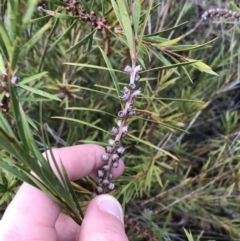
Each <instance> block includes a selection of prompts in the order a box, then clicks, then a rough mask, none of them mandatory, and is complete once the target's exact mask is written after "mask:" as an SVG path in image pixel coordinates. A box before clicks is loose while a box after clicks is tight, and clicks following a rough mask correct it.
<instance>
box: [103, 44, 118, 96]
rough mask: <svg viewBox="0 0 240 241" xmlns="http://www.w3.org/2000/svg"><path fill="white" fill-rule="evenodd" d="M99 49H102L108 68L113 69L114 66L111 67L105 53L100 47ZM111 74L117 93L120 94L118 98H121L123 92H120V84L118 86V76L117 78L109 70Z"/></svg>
mask: <svg viewBox="0 0 240 241" xmlns="http://www.w3.org/2000/svg"><path fill="white" fill-rule="evenodd" d="M99 49H100V51H101V53H102V56H103V58H104V60H105V62H106V64H107V67H108V68H109V69H112V65H111V63H110V61H109V59H108V57H107V55H106V54H105V53H104V51H103V50H102V49H101V48H100V47H99ZM109 73H110V75H111V77H112V80H113V83H114V85H115V88H116V90H117V93H118V96H120V94H121V92H120V87H119V84H118V78H117V76H116V74H115V72H114V71H113V70H109Z"/></svg>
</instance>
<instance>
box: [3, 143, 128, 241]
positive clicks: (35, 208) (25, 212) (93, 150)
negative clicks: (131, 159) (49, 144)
mask: <svg viewBox="0 0 240 241" xmlns="http://www.w3.org/2000/svg"><path fill="white" fill-rule="evenodd" d="M103 153H104V148H103V147H100V146H97V145H79V146H72V147H65V148H60V149H54V150H53V154H54V157H55V159H56V161H57V163H61V162H62V164H63V165H64V167H65V169H66V171H67V173H68V175H69V177H70V179H71V180H77V179H80V178H81V177H83V176H86V175H88V174H91V175H92V176H94V174H95V172H97V170H98V169H99V168H100V167H101V166H102V160H101V156H102V154H103ZM45 155H46V154H45ZM49 161H50V164H51V166H52V167H53V166H54V165H53V164H52V163H53V162H52V160H51V158H49ZM123 169H124V164H123V163H122V162H120V165H119V168H117V169H115V170H114V171H115V172H114V174H115V176H116V177H118V176H119V175H121V173H122V172H123ZM59 214H60V208H59V207H58V205H57V204H56V203H54V202H53V201H52V200H51V199H50V198H49V197H48V196H47V195H46V194H44V193H43V192H41V191H40V190H38V189H36V188H34V187H32V186H30V185H28V184H26V183H24V184H23V185H22V186H21V188H20V189H19V191H18V193H17V194H16V197H15V198H14V200H13V201H12V203H11V204H10V205H9V208H7V210H6V212H5V214H4V217H3V219H2V221H1V224H0V225H1V227H0V230H9V229H11V230H14V229H15V230H16V229H18V231H19V232H20V233H21V235H22V236H23V237H25V236H29V232H30V233H34V234H35V236H34V237H33V238H35V239H37V238H39V239H41V238H42V240H44V237H42V236H44V235H48V240H55V238H56V233H55V228H54V226H55V223H56V220H57V218H58V216H59ZM43 228H44V229H45V232H43V231H42V229H43ZM33 231H34V232H33ZM1 232H2V231H0V237H1ZM4 232H5V231H4ZM5 233H6V232H5ZM24 235H25V236H24ZM16 238H17V239H16ZM0 240H1V238H0ZM8 240H21V239H20V237H19V236H17V237H15V239H8ZM23 240H24V238H23ZM26 240H31V239H28V237H27V239H25V241H26Z"/></svg>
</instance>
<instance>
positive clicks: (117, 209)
mask: <svg viewBox="0 0 240 241" xmlns="http://www.w3.org/2000/svg"><path fill="white" fill-rule="evenodd" d="M98 207H99V208H100V209H101V210H102V211H104V212H107V213H110V214H112V215H113V216H115V217H117V218H118V219H119V220H120V221H121V222H122V223H124V222H123V211H122V207H121V205H120V204H119V202H118V201H117V200H116V199H115V198H114V197H112V196H111V195H108V194H102V195H100V196H99V200H98Z"/></svg>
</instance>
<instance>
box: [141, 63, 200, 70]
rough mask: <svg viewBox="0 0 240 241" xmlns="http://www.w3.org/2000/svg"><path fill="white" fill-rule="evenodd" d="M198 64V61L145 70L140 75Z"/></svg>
mask: <svg viewBox="0 0 240 241" xmlns="http://www.w3.org/2000/svg"><path fill="white" fill-rule="evenodd" d="M196 62H199V61H198V60H193V61H189V62H188V61H187V62H182V63H178V64H172V65H169V66H161V67H157V68H153V69H147V70H143V71H141V73H146V72H149V71H155V70H160V69H172V68H176V67H180V66H184V65H190V64H193V63H196Z"/></svg>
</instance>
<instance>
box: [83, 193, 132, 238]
mask: <svg viewBox="0 0 240 241" xmlns="http://www.w3.org/2000/svg"><path fill="white" fill-rule="evenodd" d="M113 240H114V241H128V238H127V236H126V234H125V231H124V224H123V212H122V208H121V205H120V204H119V202H118V201H117V200H116V199H115V198H114V197H112V196H110V195H108V194H102V195H99V196H97V197H95V198H94V199H93V200H92V201H91V202H90V203H89V205H88V207H87V210H86V213H85V215H84V220H83V222H82V225H81V231H80V237H79V241H113Z"/></svg>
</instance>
